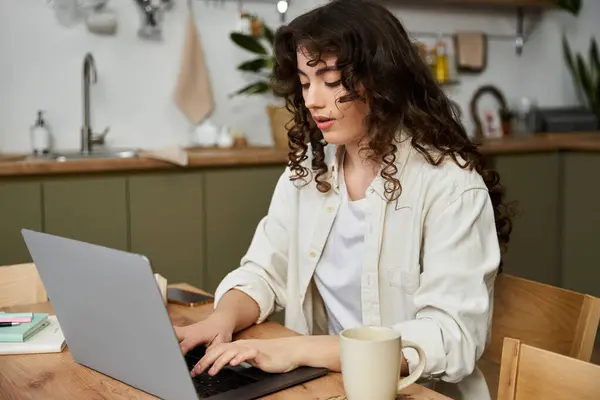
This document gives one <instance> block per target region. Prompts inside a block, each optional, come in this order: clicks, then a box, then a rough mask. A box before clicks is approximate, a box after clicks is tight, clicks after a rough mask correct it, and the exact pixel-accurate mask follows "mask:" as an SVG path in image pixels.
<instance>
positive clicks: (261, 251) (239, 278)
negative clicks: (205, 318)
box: [214, 168, 294, 323]
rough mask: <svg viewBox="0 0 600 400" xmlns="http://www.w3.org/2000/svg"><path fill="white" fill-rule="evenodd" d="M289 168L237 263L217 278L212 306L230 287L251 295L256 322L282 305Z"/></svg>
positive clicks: (284, 286)
mask: <svg viewBox="0 0 600 400" xmlns="http://www.w3.org/2000/svg"><path fill="white" fill-rule="evenodd" d="M289 176H290V175H289V169H287V168H286V170H285V172H284V173H283V174H282V175H281V176H280V178H279V180H278V182H277V185H276V187H275V190H274V192H273V196H272V198H271V203H270V205H269V210H268V213H267V215H266V216H265V217H264V218H263V219H262V220H261V221H260V222H259V223H258V226H257V228H256V231H255V233H254V236H253V238H252V242H251V243H250V246H249V248H248V251H247V252H246V254H245V255H244V256H243V257H242V260H241V263H240V266H239V267H238V268H236V269H235V270H233V271H231V272H230V273H229V274H227V276H225V278H224V279H223V280H222V281H221V283H220V284H219V286H218V287H217V289H216V291H215V302H214V307H216V306H217V304H218V303H219V301H220V299H221V298H222V297H223V295H224V294H225V293H226V292H227V291H229V290H230V289H238V290H241V291H242V292H244V293H246V294H247V295H248V296H250V297H252V298H253V299H254V300H255V301H256V303H257V304H258V306H259V308H260V315H259V318H258V320H257V321H256V323H261V322H263V321H264V320H265V319H266V318H267V317H268V316H269V315H271V314H272V313H273V312H275V311H280V310H282V309H283V308H285V305H286V281H287V266H288V258H287V257H288V245H289V244H288V237H289V235H288V226H289V225H288V222H289V220H290V207H289V205H290V203H289V197H290V189H293V188H294V187H293V186H291V182H290V180H289Z"/></svg>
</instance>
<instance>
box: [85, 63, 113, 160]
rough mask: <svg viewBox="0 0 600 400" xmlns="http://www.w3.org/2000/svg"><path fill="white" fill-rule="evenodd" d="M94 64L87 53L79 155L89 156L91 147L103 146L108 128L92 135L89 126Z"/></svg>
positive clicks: (95, 79)
mask: <svg viewBox="0 0 600 400" xmlns="http://www.w3.org/2000/svg"><path fill="white" fill-rule="evenodd" d="M97 80H98V75H97V73H96V62H95V61H94V56H92V54H91V53H87V54H86V55H85V58H84V59H83V126H82V127H81V153H83V154H89V153H91V152H92V150H93V145H96V144H97V145H103V144H104V137H105V136H106V134H107V133H108V130H109V129H110V128H108V127H107V128H106V129H104V132H102V133H100V134H94V133H93V131H92V126H91V124H90V84H92V83H96V81H97Z"/></svg>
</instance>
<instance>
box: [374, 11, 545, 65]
mask: <svg viewBox="0 0 600 400" xmlns="http://www.w3.org/2000/svg"><path fill="white" fill-rule="evenodd" d="M379 2H380V3H381V4H384V5H396V6H402V5H406V6H419V7H421V8H428V7H440V6H452V7H461V8H468V9H481V10H485V9H504V10H506V9H514V10H515V11H516V18H517V28H516V32H515V34H514V35H508V34H507V35H502V34H489V35H486V37H487V38H488V39H490V40H499V41H514V43H515V51H516V53H517V55H519V56H520V55H521V54H522V53H523V47H524V45H525V42H526V41H527V36H528V35H527V33H526V32H525V13H526V12H529V13H539V12H541V11H543V10H547V9H553V8H556V1H555V0H379ZM410 34H411V35H412V36H416V37H440V36H441V37H453V36H454V33H451V32H417V31H410Z"/></svg>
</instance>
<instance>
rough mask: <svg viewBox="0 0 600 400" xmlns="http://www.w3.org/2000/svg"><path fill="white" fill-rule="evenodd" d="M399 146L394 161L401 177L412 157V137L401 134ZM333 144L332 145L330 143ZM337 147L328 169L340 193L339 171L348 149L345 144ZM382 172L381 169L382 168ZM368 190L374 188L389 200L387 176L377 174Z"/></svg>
mask: <svg viewBox="0 0 600 400" xmlns="http://www.w3.org/2000/svg"><path fill="white" fill-rule="evenodd" d="M396 145H397V147H398V151H397V152H396V161H395V162H394V164H395V165H396V168H398V172H397V173H396V175H395V176H396V178H398V179H400V177H401V176H402V174H403V172H404V168H405V166H406V164H407V163H408V160H409V157H410V153H411V152H412V151H413V148H412V145H411V139H410V137H408V136H407V135H406V134H404V133H402V134H400V139H399V142H398V143H397V144H396ZM329 146H331V145H329ZM334 147H335V154H334V155H333V156H332V157H330V160H329V163H328V169H329V171H330V178H329V181H330V183H331V185H332V188H333V189H334V190H335V191H336V192H337V193H339V185H340V177H339V172H340V170H341V169H340V163H341V162H342V161H343V159H344V157H343V155H344V152H345V151H346V148H345V146H343V145H342V146H334ZM380 172H381V170H380ZM367 190H372V191H373V192H375V193H377V194H378V195H379V197H381V198H382V199H383V200H384V201H386V202H387V201H389V200H388V199H387V198H386V197H385V178H383V177H382V176H381V174H380V173H378V174H377V176H376V177H375V179H374V180H373V182H371V184H370V185H369V189H367Z"/></svg>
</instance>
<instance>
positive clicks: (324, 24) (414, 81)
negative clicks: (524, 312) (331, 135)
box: [272, 0, 511, 250]
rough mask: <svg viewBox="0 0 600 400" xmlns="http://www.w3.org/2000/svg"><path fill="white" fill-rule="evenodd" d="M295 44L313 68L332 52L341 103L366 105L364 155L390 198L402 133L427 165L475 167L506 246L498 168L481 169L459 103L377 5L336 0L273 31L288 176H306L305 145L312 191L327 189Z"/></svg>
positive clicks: (397, 188)
mask: <svg viewBox="0 0 600 400" xmlns="http://www.w3.org/2000/svg"><path fill="white" fill-rule="evenodd" d="M299 49H302V50H303V51H305V52H306V53H307V54H309V55H310V57H311V63H313V62H314V65H316V63H318V62H319V60H321V56H322V55H333V56H335V57H336V67H337V68H338V69H339V70H340V73H341V81H342V85H343V87H344V88H345V90H346V91H347V95H345V96H343V97H342V98H340V99H339V102H346V101H353V100H357V99H359V100H362V101H366V102H368V104H369V106H370V107H369V108H370V112H369V114H368V115H367V117H366V121H365V124H366V128H367V138H368V140H367V141H366V142H367V146H368V147H365V148H364V149H363V150H366V151H367V157H368V158H370V159H372V160H374V161H376V162H378V163H381V164H382V170H381V176H382V177H383V178H384V179H385V195H386V197H387V198H388V200H392V199H395V198H397V197H398V196H400V193H401V191H402V186H401V185H400V181H399V180H398V178H396V174H397V172H398V171H397V168H396V166H395V160H396V152H397V150H398V148H397V143H398V139H399V137H398V134H397V133H398V132H400V131H402V132H404V133H406V134H407V135H408V137H409V138H410V140H411V145H412V146H413V147H414V148H415V149H416V150H417V151H418V152H420V153H421V154H422V155H423V156H424V157H425V159H426V160H427V161H428V162H429V163H431V164H433V165H440V163H442V162H443V161H444V160H445V159H447V158H448V157H449V158H451V159H452V160H453V161H454V162H455V163H457V164H458V165H459V166H460V167H461V168H467V169H475V170H476V171H477V172H478V173H479V174H480V175H481V176H482V177H483V180H484V181H485V184H486V186H487V187H488V189H489V195H490V198H491V201H492V205H493V207H494V216H495V221H496V230H497V233H498V238H499V242H500V245H501V247H502V249H503V250H505V249H506V244H507V243H508V241H509V236H510V232H511V217H510V213H509V212H508V208H507V207H506V206H505V205H504V204H503V203H502V197H503V189H502V186H501V185H500V183H499V181H500V179H499V175H498V173H497V172H495V171H493V170H490V169H487V168H486V166H485V160H484V157H483V155H482V154H481V153H480V152H479V151H478V149H477V146H476V145H475V144H474V143H473V142H472V141H471V140H470V139H469V137H468V136H467V133H466V131H465V128H464V127H463V125H462V124H461V122H460V118H459V117H458V112H459V111H458V110H457V107H456V105H455V104H454V103H453V102H452V101H450V100H449V99H448V98H447V96H446V95H445V94H444V92H443V91H442V89H441V88H440V86H439V85H438V83H437V82H436V80H435V79H434V77H433V75H432V73H431V72H430V70H429V68H428V66H427V65H426V63H425V62H424V60H423V59H422V58H421V56H420V54H419V52H418V50H417V49H416V46H414V44H413V43H412V42H411V40H410V38H409V35H408V34H407V32H406V30H405V29H404V27H403V26H402V24H401V23H400V21H399V20H398V19H397V18H396V17H395V16H394V15H393V14H392V13H391V12H390V11H388V10H387V9H386V8H385V7H384V6H382V5H380V4H377V3H373V2H370V1H366V0H334V1H332V2H331V3H328V4H327V5H324V6H321V7H318V8H316V9H314V10H312V11H310V12H308V13H306V14H303V15H301V16H299V17H297V18H296V19H294V20H293V21H292V22H290V23H289V24H288V25H284V26H282V27H280V28H279V29H278V30H277V31H276V34H275V43H274V55H275V63H274V67H273V81H272V84H273V85H272V86H273V91H274V93H275V95H277V96H280V97H283V98H284V99H285V102H286V107H287V109H288V110H289V111H290V112H292V113H293V114H294V118H293V120H292V121H290V123H291V124H290V125H291V126H290V127H289V132H288V139H289V146H290V152H289V166H290V169H291V171H292V173H293V174H292V178H291V179H292V180H304V181H306V180H305V179H304V178H306V177H307V176H308V175H309V173H310V171H309V170H308V169H307V168H306V167H305V166H304V161H305V160H307V158H308V157H307V152H308V144H309V143H310V145H311V149H312V156H313V157H312V170H313V172H314V173H315V182H316V185H317V188H318V190H319V191H321V192H327V191H329V190H330V189H331V185H330V184H329V183H328V181H327V179H326V176H327V174H328V171H327V165H326V163H325V152H324V147H325V146H326V145H327V144H326V143H325V142H324V140H323V135H322V132H321V131H320V130H319V129H318V128H317V126H316V124H315V123H314V121H313V120H312V117H311V114H310V112H309V110H308V109H307V108H306V106H305V105H304V99H303V96H302V87H301V84H300V80H299V77H298V66H297V51H298V50H299ZM359 88H360V89H361V91H360V93H359Z"/></svg>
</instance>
